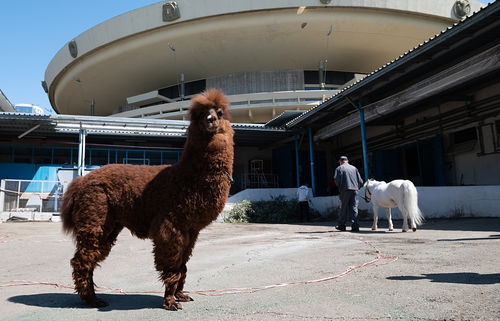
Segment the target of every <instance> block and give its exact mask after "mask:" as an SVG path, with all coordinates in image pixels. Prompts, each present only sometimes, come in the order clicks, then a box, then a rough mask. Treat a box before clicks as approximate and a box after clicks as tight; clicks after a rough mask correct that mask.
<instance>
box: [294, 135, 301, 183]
mask: <svg viewBox="0 0 500 321" xmlns="http://www.w3.org/2000/svg"><path fill="white" fill-rule="evenodd" d="M299 141H300V138H299V136H298V135H297V136H295V175H296V176H297V178H296V180H297V188H298V187H300V166H299V164H300V163H299V161H300V159H299V148H300V146H299Z"/></svg>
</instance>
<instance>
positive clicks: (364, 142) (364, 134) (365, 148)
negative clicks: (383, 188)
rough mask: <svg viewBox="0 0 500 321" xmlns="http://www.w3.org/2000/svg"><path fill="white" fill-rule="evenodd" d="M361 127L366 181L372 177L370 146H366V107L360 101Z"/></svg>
mask: <svg viewBox="0 0 500 321" xmlns="http://www.w3.org/2000/svg"><path fill="white" fill-rule="evenodd" d="M358 111H359V127H360V128H361V146H362V147H363V168H364V172H365V181H366V180H368V178H370V175H369V173H368V148H367V147H366V127H365V109H364V108H363V106H362V105H361V103H360V102H358Z"/></svg>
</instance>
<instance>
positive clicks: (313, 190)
mask: <svg viewBox="0 0 500 321" xmlns="http://www.w3.org/2000/svg"><path fill="white" fill-rule="evenodd" d="M307 132H308V134H309V159H310V161H311V188H312V192H313V196H316V179H315V177H314V150H313V133H312V129H311V128H308V129H307Z"/></svg>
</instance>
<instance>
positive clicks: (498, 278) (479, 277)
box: [387, 272, 500, 284]
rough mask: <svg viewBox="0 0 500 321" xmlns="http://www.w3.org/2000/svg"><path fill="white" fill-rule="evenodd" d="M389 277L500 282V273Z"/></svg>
mask: <svg viewBox="0 0 500 321" xmlns="http://www.w3.org/2000/svg"><path fill="white" fill-rule="evenodd" d="M387 279H388V280H395V281H414V280H430V281H431V282H440V283H459V284H497V283H500V273H494V274H479V273H470V272H462V273H435V274H422V275H421V276H390V277H388V278H387Z"/></svg>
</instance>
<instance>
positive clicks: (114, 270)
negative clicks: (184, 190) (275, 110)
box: [0, 219, 500, 321]
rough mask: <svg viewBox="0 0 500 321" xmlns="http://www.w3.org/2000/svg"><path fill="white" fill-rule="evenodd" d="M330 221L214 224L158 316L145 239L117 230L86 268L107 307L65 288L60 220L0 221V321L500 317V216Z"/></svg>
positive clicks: (67, 251) (65, 245)
mask: <svg viewBox="0 0 500 321" xmlns="http://www.w3.org/2000/svg"><path fill="white" fill-rule="evenodd" d="M363 223H364V224H362V229H361V232H360V233H350V232H336V231H334V230H333V228H332V226H333V223H332V222H330V223H309V224H298V225H271V224H224V223H214V224H212V225H211V226H209V227H208V228H207V229H205V230H204V231H203V232H202V233H201V235H200V238H199V241H198V243H197V244H196V247H195V251H194V253H193V257H192V258H191V260H190V262H189V264H188V276H187V283H186V289H187V290H188V291H190V292H191V295H192V296H193V298H194V299H195V301H194V302H188V303H183V308H184V309H183V310H181V311H177V312H172V311H165V310H163V309H162V308H161V306H162V294H163V293H162V285H161V283H160V282H159V281H158V274H157V273H156V271H155V270H154V266H153V257H152V253H151V251H152V246H151V242H150V241H147V240H146V241H145V240H139V239H137V238H134V237H132V236H131V235H130V233H129V232H128V231H124V232H122V234H121V235H120V236H119V238H118V242H117V245H116V246H115V247H114V248H113V250H112V251H111V254H110V256H109V257H108V259H107V260H106V261H104V263H103V264H102V266H101V268H98V269H97V270H96V273H95V282H96V284H97V285H98V286H100V288H99V290H100V293H99V294H98V295H99V296H100V297H102V298H103V299H105V300H107V301H108V302H109V303H110V305H109V306H108V307H106V308H102V309H96V308H88V307H86V306H85V305H84V304H83V303H82V302H81V301H80V300H79V298H78V296H77V295H75V294H74V293H73V290H72V288H71V287H72V280H71V270H70V266H69V260H70V258H71V257H72V253H73V249H74V246H73V243H72V240H71V238H70V237H68V236H66V235H64V234H63V233H62V232H61V224H60V223H3V224H0V253H1V256H0V257H1V259H0V262H1V263H0V271H1V273H0V320H65V321H66V320H72V321H77V320H86V321H88V320H448V321H449V320H500V219H455V220H428V221H427V222H426V223H425V225H424V226H423V227H422V228H421V229H420V230H418V231H417V232H416V233H413V232H408V233H401V230H400V226H401V222H398V221H395V226H396V227H397V228H398V229H397V230H396V231H394V232H388V231H387V230H386V229H385V228H384V227H385V226H384V225H386V222H381V225H382V228H381V229H380V230H378V231H371V230H370V228H369V226H370V224H371V222H363Z"/></svg>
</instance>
